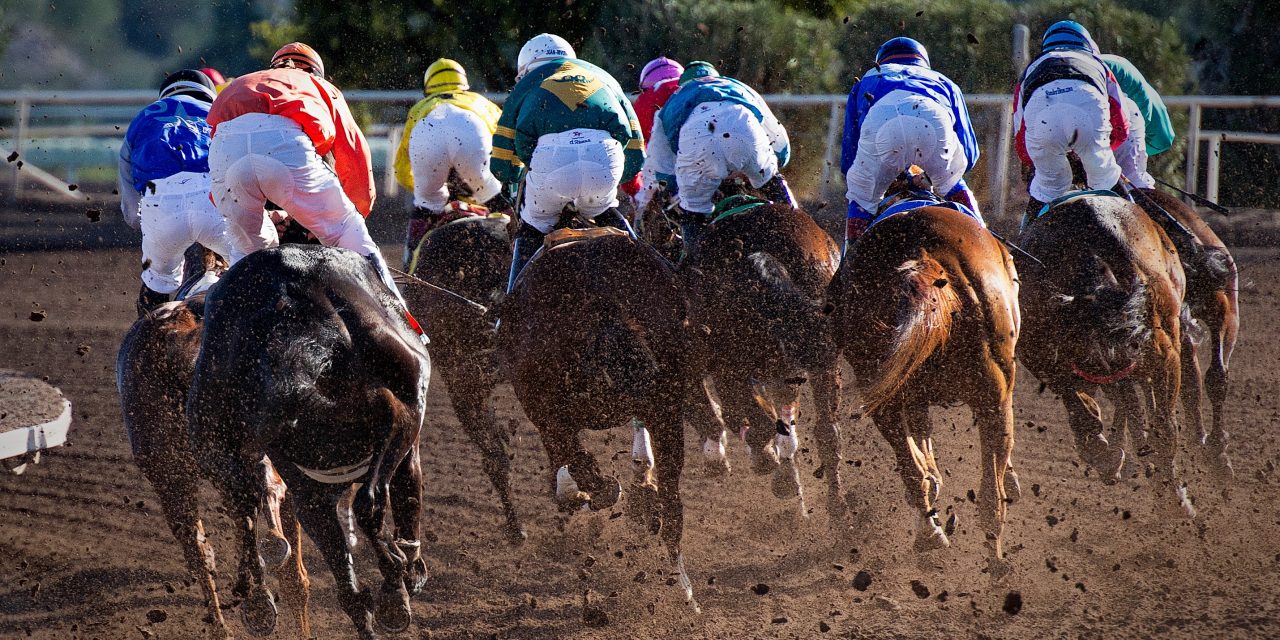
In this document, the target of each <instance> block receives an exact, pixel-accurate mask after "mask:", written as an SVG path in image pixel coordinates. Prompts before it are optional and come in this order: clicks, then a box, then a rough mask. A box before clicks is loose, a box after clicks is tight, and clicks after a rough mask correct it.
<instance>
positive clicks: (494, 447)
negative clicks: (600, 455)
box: [404, 217, 525, 544]
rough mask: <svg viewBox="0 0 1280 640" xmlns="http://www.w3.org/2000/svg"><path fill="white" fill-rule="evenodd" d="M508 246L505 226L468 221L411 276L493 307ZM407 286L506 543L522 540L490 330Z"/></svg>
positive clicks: (469, 312)
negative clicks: (498, 409) (497, 405)
mask: <svg viewBox="0 0 1280 640" xmlns="http://www.w3.org/2000/svg"><path fill="white" fill-rule="evenodd" d="M510 265H511V240H510V238H509V237H508V236H507V223H506V222H505V221H504V220H503V219H502V218H485V217H471V218H464V219H460V220H455V221H453V222H450V223H448V224H445V225H443V226H441V227H439V228H437V229H435V230H433V231H431V232H430V233H428V234H427V235H426V237H425V238H423V239H422V242H421V244H419V245H418V247H417V250H416V252H415V253H414V258H413V260H412V262H411V264H410V269H409V270H410V275H413V276H415V277H417V278H421V279H422V280H425V281H427V282H430V283H431V284H434V285H437V286H439V287H443V288H445V289H448V290H450V291H453V292H455V293H458V294H460V295H462V296H464V297H465V298H467V299H469V300H472V301H475V302H478V303H480V304H482V305H486V306H489V305H493V304H495V303H497V302H498V300H499V299H501V297H502V295H503V293H504V292H505V290H506V285H507V272H508V270H509V269H510ZM433 293H434V292H433V291H431V290H427V289H425V288H423V287H415V286H413V283H409V284H408V285H406V286H405V287H404V294H405V299H406V300H407V301H408V303H409V308H410V309H412V310H413V312H414V313H415V314H416V315H417V316H418V317H419V318H421V320H422V322H423V323H424V324H425V325H426V326H427V328H428V329H429V331H430V333H431V355H432V359H433V360H434V362H435V365H436V370H437V371H439V372H440V375H441V377H443V378H444V381H445V384H446V385H448V387H449V401H450V402H451V403H452V404H453V412H454V413H455V414H457V416H458V422H459V423H461V424H462V429H463V431H465V432H466V434H467V437H468V438H470V439H471V441H472V442H473V443H475V445H476V447H477V448H478V449H479V450H480V456H481V463H482V465H483V467H484V471H485V474H486V475H488V476H489V481H490V482H491V483H493V489H494V491H496V492H497V494H498V501H499V502H500V503H501V505H502V513H503V516H504V517H505V519H506V522H505V523H504V525H503V532H504V534H505V535H506V538H507V540H508V541H510V542H511V543H513V544H518V543H520V542H521V541H523V540H524V539H525V532H524V527H523V526H522V525H521V524H520V517H519V515H518V514H517V513H516V510H515V503H514V502H513V501H512V498H511V456H512V453H513V452H512V451H511V443H510V437H509V435H508V433H507V431H506V430H505V429H503V428H502V427H501V426H499V425H498V421H497V416H496V415H495V414H494V408H493V397H492V396H493V389H494V387H496V386H497V385H498V383H499V382H501V381H502V375H501V371H500V368H499V366H498V361H497V353H496V346H495V345H494V336H495V331H494V327H493V322H492V320H490V319H489V318H486V317H484V314H482V313H480V312H478V311H477V310H475V309H472V308H468V307H465V306H463V305H460V304H458V302H457V301H456V300H455V299H454V298H451V297H448V296H439V295H434V294H433Z"/></svg>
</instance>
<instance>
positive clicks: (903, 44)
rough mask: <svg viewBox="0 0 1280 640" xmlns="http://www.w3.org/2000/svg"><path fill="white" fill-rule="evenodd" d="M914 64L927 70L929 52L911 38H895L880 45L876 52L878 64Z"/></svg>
mask: <svg viewBox="0 0 1280 640" xmlns="http://www.w3.org/2000/svg"><path fill="white" fill-rule="evenodd" d="M888 63H893V64H914V65H918V66H922V67H924V68H926V69H928V68H931V67H930V65H929V51H928V50H926V49H925V48H924V45H922V44H920V43H919V42H917V41H915V40H913V39H911V38H893V39H891V40H888V41H887V42H885V43H884V44H882V45H880V49H879V50H878V51H876V64H888Z"/></svg>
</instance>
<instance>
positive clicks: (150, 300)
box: [138, 284, 169, 318]
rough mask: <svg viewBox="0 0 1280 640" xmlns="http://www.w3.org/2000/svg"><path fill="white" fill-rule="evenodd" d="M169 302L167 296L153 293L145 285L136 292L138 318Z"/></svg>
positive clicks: (157, 292) (156, 292)
mask: <svg viewBox="0 0 1280 640" xmlns="http://www.w3.org/2000/svg"><path fill="white" fill-rule="evenodd" d="M168 301H169V294H167V293H160V292H159V291H154V290H152V289H151V287H148V286H147V285H145V284H144V285H142V288H141V289H139V290H138V317H139V318H141V317H142V316H145V315H147V312H148V311H151V310H152V309H155V308H156V307H158V306H160V305H162V304H164V303H166V302H168Z"/></svg>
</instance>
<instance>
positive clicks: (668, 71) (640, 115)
mask: <svg viewBox="0 0 1280 640" xmlns="http://www.w3.org/2000/svg"><path fill="white" fill-rule="evenodd" d="M682 73H684V67H683V66H681V65H680V63H679V62H676V61H675V60H671V59H669V58H654V59H653V60H650V61H649V64H646V65H645V66H644V69H642V70H641V71H640V95H638V96H636V100H635V103H634V106H635V110H636V118H637V119H639V121H640V131H641V132H642V133H644V139H645V140H649V139H651V137H650V134H651V133H652V132H653V119H654V116H656V115H657V114H658V109H661V108H662V106H663V105H665V104H666V103H667V100H668V99H670V98H671V96H672V94H674V93H675V92H676V89H679V88H680V74H682ZM640 175H641V180H642V182H643V183H644V186H642V187H641V188H640V192H639V193H637V194H636V210H637V211H643V210H644V208H645V207H647V206H649V201H650V200H652V199H653V194H654V193H655V192H657V189H658V180H657V178H656V177H655V176H654V175H653V170H652V169H651V168H646V169H644V170H643V171H641V174H640Z"/></svg>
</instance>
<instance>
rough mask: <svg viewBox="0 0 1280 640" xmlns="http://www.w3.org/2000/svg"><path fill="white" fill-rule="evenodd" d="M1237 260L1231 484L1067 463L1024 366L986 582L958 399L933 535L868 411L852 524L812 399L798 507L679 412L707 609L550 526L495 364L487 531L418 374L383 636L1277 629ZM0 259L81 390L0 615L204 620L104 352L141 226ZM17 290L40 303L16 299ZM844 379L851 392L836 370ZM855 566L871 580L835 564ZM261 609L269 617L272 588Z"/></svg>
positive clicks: (1261, 306)
mask: <svg viewBox="0 0 1280 640" xmlns="http://www.w3.org/2000/svg"><path fill="white" fill-rule="evenodd" d="M391 250H396V251H398V249H397V248H395V247H394V246H393V245H389V251H391ZM1237 258H1238V259H1239V261H1240V263H1241V264H1242V274H1241V280H1242V292H1241V299H1242V312H1243V313H1242V315H1243V331H1242V334H1241V338H1240V341H1239V345H1238V348H1237V351H1236V355H1235V359H1234V361H1233V363H1234V365H1235V366H1234V367H1233V369H1232V371H1233V380H1232V389H1231V397H1230V405H1229V407H1228V416H1227V429H1228V430H1229V431H1230V432H1231V434H1232V438H1233V440H1232V441H1233V443H1234V444H1233V448H1232V451H1233V454H1234V456H1235V458H1234V459H1235V465H1236V469H1237V480H1236V481H1235V483H1234V484H1232V485H1231V487H1230V488H1231V492H1230V497H1229V498H1227V497H1225V496H1224V495H1223V493H1224V489H1227V486H1226V485H1225V484H1224V483H1222V482H1221V481H1219V480H1217V479H1215V478H1213V477H1211V476H1209V475H1208V474H1206V473H1203V472H1201V465H1200V463H1199V462H1198V460H1197V459H1195V458H1191V459H1190V460H1189V461H1188V462H1187V465H1186V466H1187V467H1188V468H1189V470H1190V474H1189V479H1190V482H1191V493H1192V496H1193V497H1194V498H1195V499H1196V501H1197V506H1198V507H1199V508H1200V516H1199V518H1198V519H1197V520H1196V521H1195V522H1188V521H1185V520H1166V519H1163V518H1162V517H1161V516H1158V515H1157V514H1156V512H1155V509H1154V506H1155V505H1154V503H1153V500H1152V497H1151V492H1150V491H1148V490H1147V488H1146V487H1144V486H1143V485H1141V484H1132V483H1121V484H1118V485H1116V486H1112V487H1106V486H1103V485H1102V484H1101V483H1099V482H1098V481H1097V479H1096V478H1094V477H1085V475H1084V473H1083V470H1082V469H1081V468H1080V466H1079V465H1078V463H1077V461H1076V456H1075V453H1074V451H1073V450H1072V447H1071V444H1070V435H1069V432H1068V429H1067V427H1066V422H1065V415H1064V413H1063V410H1062V408H1061V405H1060V404H1059V403H1058V402H1057V401H1056V400H1055V399H1054V398H1053V397H1052V395H1051V394H1038V393H1037V386H1038V385H1037V384H1036V381H1035V380H1034V379H1032V378H1031V377H1030V376H1029V375H1025V374H1024V375H1023V376H1022V379H1021V380H1020V381H1019V385H1018V389H1017V396H1016V412H1017V424H1018V425H1019V427H1018V432H1017V437H1018V442H1017V445H1016V448H1015V451H1014V460H1015V465H1016V468H1017V469H1018V470H1019V473H1020V475H1021V481H1022V486H1023V498H1022V500H1021V501H1020V502H1018V503H1016V504H1014V505H1012V507H1011V509H1010V521H1009V525H1008V528H1007V532H1006V542H1005V544H1006V548H1007V550H1008V555H1009V559H1010V561H1011V562H1012V565H1013V572H1012V574H1011V575H1010V576H1009V577H1007V578H1005V579H1004V580H1003V581H1001V582H999V583H993V582H992V580H991V578H990V577H989V576H988V575H987V574H985V573H983V572H982V568H983V566H984V562H983V560H984V557H983V544H982V534H981V532H980V531H979V530H978V529H977V528H976V527H975V523H976V522H977V513H976V511H975V509H974V506H973V504H971V502H970V501H969V500H968V499H967V498H966V495H967V494H968V493H969V491H970V490H973V489H976V488H977V484H978V469H977V468H976V461H975V458H976V454H977V448H976V447H977V435H976V432H975V429H974V428H973V427H972V423H971V422H970V420H969V415H968V411H967V410H966V409H963V408H958V409H947V410H935V411H934V412H933V415H934V418H935V426H936V432H935V434H936V444H937V452H938V457H939V461H940V464H941V465H942V466H943V467H944V469H945V473H944V475H945V481H946V483H947V484H946V485H945V486H944V487H943V489H942V502H941V504H944V505H946V510H947V511H948V512H949V513H955V514H957V515H958V516H959V519H960V525H959V529H958V530H957V532H956V535H955V536H954V538H953V541H954V545H953V547H952V548H951V549H948V550H943V551H935V552H931V553H928V554H926V555H918V554H916V553H914V552H913V551H912V549H911V539H912V532H913V520H914V514H912V513H911V512H910V510H909V509H908V508H907V507H906V503H905V502H904V500H903V491H902V483H901V480H900V479H899V477H898V475H897V473H896V472H895V471H894V469H893V464H894V463H893V455H892V453H891V452H890V450H889V448H888V446H886V444H885V443H884V442H883V441H882V439H881V437H880V435H879V433H878V432H876V430H875V429H874V427H873V426H872V425H871V424H870V423H869V422H868V421H866V420H856V421H855V420H846V421H845V423H844V424H843V425H842V429H843V438H844V450H845V455H846V458H847V460H848V464H847V465H846V466H845V469H844V471H845V473H846V478H847V481H846V485H847V490H848V491H849V493H850V495H851V496H852V502H853V504H854V505H855V510H856V512H857V513H856V516H855V520H854V522H855V527H854V528H853V530H852V531H851V533H849V534H848V535H847V536H837V535H835V534H833V533H832V531H831V530H830V529H829V528H828V526H827V516H826V513H825V509H824V507H823V495H822V492H823V486H824V485H823V483H822V482H821V481H819V480H817V479H815V478H813V477H812V476H811V475H810V473H809V472H810V471H812V470H813V469H815V468H816V466H817V461H816V456H815V455H814V453H813V446H814V444H813V441H812V437H811V436H810V435H809V433H808V432H809V431H810V429H811V426H812V425H811V424H809V423H808V422H806V421H805V419H806V418H807V417H808V416H811V415H812V413H811V412H810V413H807V414H803V415H802V417H801V419H802V427H801V434H802V446H803V447H804V449H803V450H802V452H801V454H800V459H801V463H802V465H803V467H802V468H803V469H804V471H805V473H804V474H803V476H804V480H805V487H804V489H805V491H806V492H807V495H808V500H809V503H810V505H811V510H812V513H811V515H810V517H809V518H808V519H804V518H801V517H799V516H798V515H796V514H795V507H794V503H791V502H783V501H779V500H777V499H775V498H774V497H773V496H772V494H771V492H770V490H769V480H768V478H762V477H757V476H753V475H751V473H750V472H749V468H750V467H749V462H748V459H747V456H746V452H745V451H744V450H743V447H742V446H741V444H740V443H737V442H734V443H733V446H732V447H731V453H730V455H731V461H732V462H733V464H734V467H735V471H734V473H733V474H732V475H731V476H729V477H728V478H726V479H717V478H712V477H709V476H708V475H707V474H706V473H704V472H703V470H702V469H701V466H700V460H701V455H700V451H699V447H698V443H697V442H695V438H693V437H692V434H690V437H689V438H688V454H687V458H688V461H689V465H688V467H687V468H686V472H685V475H684V482H683V489H684V495H685V498H686V510H687V511H686V513H687V515H686V548H685V556H686V561H687V564H688V568H689V571H690V574H691V577H692V578H693V582H694V586H695V591H696V594H697V597H698V598H699V600H700V602H701V605H702V608H703V612H702V613H701V614H693V613H691V612H690V611H689V610H688V609H686V608H685V606H684V605H683V603H682V602H680V601H679V600H678V594H677V590H676V588H675V587H671V586H668V585H667V583H668V577H669V573H668V572H669V567H668V565H667V562H666V560H665V553H663V552H662V550H661V549H660V548H659V547H658V545H657V544H656V542H655V540H654V539H653V538H650V537H648V536H646V535H643V534H640V533H637V532H636V531H634V530H633V529H632V528H631V525H630V524H629V519H628V518H611V517H610V515H611V514H610V513H600V514H594V515H583V514H579V515H576V516H575V517H574V518H573V519H572V520H571V521H569V522H568V524H567V525H565V526H564V527H563V530H562V528H561V526H560V524H561V520H560V518H559V517H558V516H557V515H556V514H555V512H554V508H553V506H552V502H551V499H550V497H549V495H548V490H547V489H548V487H547V483H546V477H547V476H546V474H547V470H546V468H545V467H546V464H547V462H546V457H545V456H544V454H543V453H542V449H541V444H540V442H539V440H538V438H537V435H536V433H535V432H534V430H533V428H532V426H531V425H530V424H529V423H528V421H527V420H526V419H525V418H524V416H523V414H522V413H521V411H520V409H519V406H518V405H517V403H516V402H515V400H514V398H513V397H512V394H511V391H510V388H509V387H507V386H502V387H499V391H498V394H499V396H498V413H499V418H500V422H501V423H503V424H505V423H506V422H507V421H508V420H514V421H515V422H516V424H517V425H518V429H517V432H516V435H515V437H514V438H513V442H512V443H513V446H514V450H515V452H516V454H515V473H514V482H515V489H516V498H517V508H518V509H519V511H520V513H521V514H522V516H523V517H524V518H525V519H526V522H527V524H528V527H529V533H530V539H529V540H528V541H527V542H526V543H525V545H524V546H523V547H522V548H520V549H512V548H510V547H508V546H506V545H505V544H504V542H503V540H502V537H501V530H500V524H501V519H500V513H499V510H498V507H497V502H496V499H495V497H494V495H493V492H492V491H491V490H490V488H489V484H488V481H487V480H486V479H485V476H484V474H483V473H482V470H481V465H480V457H479V455H478V454H477V452H476V450H475V449H474V447H473V446H472V445H471V444H470V443H469V441H468V440H467V439H466V437H465V436H464V435H463V433H462V431H461V430H460V429H459V427H458V424H457V422H456V419H455V418H454V415H453V413H452V411H451V410H450V409H449V406H448V403H447V398H446V396H445V389H444V386H443V385H442V384H439V383H438V382H433V386H432V391H431V395H430V400H429V408H428V422H427V425H426V426H425V429H424V437H423V444H422V449H423V457H424V468H425V469H424V470H425V489H426V494H427V514H426V520H425V528H426V529H427V530H429V531H430V532H431V533H430V535H429V536H428V544H426V545H425V546H424V550H423V551H424V555H425V556H426V558H427V560H428V564H429V566H430V568H431V571H432V579H431V581H430V582H429V584H428V586H427V588H426V591H425V593H424V594H423V595H422V596H420V597H418V598H417V599H415V601H414V613H415V623H414V624H415V627H414V628H411V630H410V632H409V633H408V634H405V635H402V636H399V637H410V638H432V639H436V640H440V639H469V638H570V637H572V638H609V639H611V640H613V639H621V638H674V637H680V638H817V637H833V638H879V637H899V638H936V637H956V638H967V637H981V638H1058V637H1060V638H1112V637H1195V638H1213V637H1241V638H1246V637H1268V636H1270V637H1276V636H1277V635H1280V581H1278V580H1277V579H1276V577H1277V575H1280V509H1277V499H1276V495H1277V482H1278V481H1280V479H1277V478H1276V477H1275V476H1274V473H1273V470H1274V468H1275V458H1276V455H1277V451H1278V448H1277V442H1276V437H1277V430H1276V424H1277V420H1278V419H1280V396H1278V395H1277V392H1276V390H1277V384H1278V383H1280V367H1277V366H1276V363H1277V362H1280V341H1277V340H1275V338H1274V334H1273V333H1272V328H1273V327H1275V326H1276V323H1277V321H1278V320H1280V252H1278V251H1276V250H1275V249H1256V250H1254V249H1250V250H1242V251H1240V252H1238V254H1237ZM0 259H2V260H3V263H0V366H3V367H5V368H8V369H16V370H20V371H24V372H27V373H30V374H32V375H35V376H37V377H40V376H48V377H49V381H50V383H52V384H54V385H56V386H58V387H59V388H61V389H62V391H63V392H64V393H65V394H66V396H67V397H68V398H69V399H70V400H71V401H72V403H73V404H74V406H75V422H74V424H73V426H72V431H71V446H69V447H64V448H59V449H54V450H52V451H50V452H48V454H47V455H46V456H45V459H44V461H43V462H41V463H40V464H39V465H35V466H33V467H31V468H29V469H28V471H27V473H26V474H25V475H23V476H20V477H14V476H0V638H27V637H30V638H41V639H55V638H56V639H59V640H62V639H67V638H102V639H107V640H115V639H126V638H127V639H136V638H139V637H155V638H196V637H203V632H204V627H203V625H202V623H201V616H202V608H201V605H200V593H199V590H198V588H196V587H195V586H191V585H188V584H187V583H186V574H185V571H184V568H183V564H182V557H181V554H180V552H179V550H178V547H177V544H176V543H175V542H174V540H173V538H172V536H171V535H170V533H169V530H168V528H167V527H166V526H165V524H164V521H163V519H162V518H161V515H160V511H159V505H158V504H157V503H156V499H155V494H154V493H153V492H152V491H151V489H150V487H149V486H148V485H147V483H146V482H145V480H144V479H143V478H142V476H141V475H140V474H139V473H138V471H137V469H136V468H135V467H134V464H133V460H132V457H131V454H130V452H129V445H128V442H127V440H126V437H125V434H124V431H123V428H122V426H121V419H120V408H119V404H118V399H117V395H116V388H115V379H114V358H115V354H116V349H117V347H118V345H119V341H120V339H121V337H122V336H123V334H124V332H125V330H126V329H127V328H128V327H129V325H130V323H131V322H132V321H133V318H134V310H133V302H134V298H135V296H136V292H137V287H138V280H137V274H138V271H139V269H138V263H139V257H138V252H137V249H136V247H135V248H114V249H113V248H96V249H82V248H75V247H72V248H65V249H60V250H49V251H34V252H25V251H19V250H8V251H5V250H3V249H0ZM35 309H43V310H47V311H48V315H47V318H45V319H44V320H43V321H41V322H33V321H31V320H30V319H29V316H30V313H31V311H33V310H35ZM85 345H87V346H88V347H89V349H87V350H85V349H82V348H81V347H83V346H85ZM845 398H846V403H847V406H853V405H854V404H855V403H856V394H855V393H853V392H847V393H846V394H845ZM848 413H852V410H847V411H846V415H847V414H848ZM629 435H630V434H629V432H627V431H626V430H625V429H619V430H616V431H615V432H611V433H601V434H591V435H589V436H588V437H587V438H586V444H587V447H588V449H589V450H590V451H592V452H594V453H595V454H596V455H597V456H598V458H599V459H600V461H601V464H602V465H603V466H604V467H605V469H606V470H608V471H610V472H612V473H614V474H617V475H618V476H619V477H623V478H626V477H627V474H628V473H629V469H628V467H629V465H630V460H629V457H628V455H627V452H628V450H629V445H630V439H629ZM618 454H620V455H618ZM203 500H204V507H205V510H204V514H205V517H206V523H207V526H208V528H209V530H210V539H211V540H212V541H213V544H214V546H215V548H216V551H217V553H218V557H219V560H220V563H219V571H220V573H219V580H220V585H221V586H222V588H223V590H224V593H226V592H227V591H228V590H229V587H230V584H231V576H230V573H229V572H230V571H231V570H233V569H234V564H235V563H234V556H233V549H232V547H231V543H230V541H229V538H228V536H227V531H228V529H227V522H226V519H225V518H224V517H223V516H221V515H219V514H218V513H217V511H216V509H215V507H216V503H215V502H214V494H213V491H212V490H211V489H208V488H206V490H205V491H204V494H203ZM303 551H304V554H305V557H306V559H307V562H308V565H309V566H310V568H311V575H312V579H313V587H314V593H313V600H312V603H313V620H314V625H315V629H316V634H317V636H318V637H320V638H348V637H353V636H354V634H353V632H352V628H351V626H350V624H349V622H348V620H347V619H346V618H345V616H344V615H343V614H341V613H340V611H339V609H338V607H337V604H336V601H335V599H334V596H333V589H332V585H333V581H332V578H331V576H330V575H329V573H328V571H327V569H326V568H325V567H324V566H323V563H322V562H320V560H319V556H318V555H317V553H316V551H315V549H314V547H312V546H311V545H310V544H309V543H308V544H307V545H306V546H305V548H304V550H303ZM357 556H358V557H359V558H360V560H361V563H362V564H361V566H360V571H361V572H362V575H363V576H364V577H366V578H373V577H374V576H375V575H376V569H375V566H374V564H373V563H372V561H371V559H370V558H369V557H368V547H367V544H366V545H364V546H362V547H360V548H359V549H357ZM588 556H590V558H591V560H587V558H588ZM587 566H589V567H590V568H589V569H585V567H587ZM580 569H581V570H582V571H580ZM860 572H865V576H864V577H863V578H860V579H859V580H858V585H859V586H860V587H861V588H862V589H865V590H859V589H856V588H855V587H854V579H855V576H858V575H859V573H860ZM761 584H765V585H768V589H767V592H766V591H765V590H764V589H759V588H757V585H761ZM913 585H914V586H913ZM926 590H927V593H928V595H927V596H924V597H917V595H918V594H923V593H925V592H926ZM586 592H589V595H590V598H589V601H590V603H591V608H592V612H593V615H592V616H591V624H604V625H606V626H603V627H594V626H589V625H588V624H587V623H585V622H584V621H583V616H582V607H583V603H584V602H586V601H587V600H588V598H587V597H586V596H584V595H583V594H584V593H586ZM761 592H763V593H761ZM1014 593H1016V595H1011V594H1014ZM1011 603H1012V604H1011ZM597 613H602V614H604V615H603V616H599V615H595V614H597ZM231 614H232V615H229V616H228V621H229V622H230V623H231V624H232V625H233V629H235V630H237V634H238V636H237V637H243V631H242V628H241V627H240V623H239V616H238V615H236V614H235V612H231ZM281 628H282V629H286V630H287V629H288V628H289V622H288V617H287V613H286V612H285V611H282V617H281ZM279 637H289V636H288V635H287V633H282V634H281V635H280V636H279Z"/></svg>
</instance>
